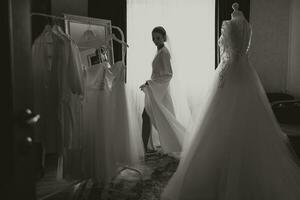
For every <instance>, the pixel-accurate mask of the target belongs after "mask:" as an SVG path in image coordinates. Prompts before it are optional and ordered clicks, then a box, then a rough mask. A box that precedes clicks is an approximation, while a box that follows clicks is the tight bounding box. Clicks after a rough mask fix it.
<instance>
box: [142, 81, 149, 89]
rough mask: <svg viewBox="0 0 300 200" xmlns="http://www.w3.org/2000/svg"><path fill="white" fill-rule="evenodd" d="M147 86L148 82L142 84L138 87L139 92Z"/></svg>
mask: <svg viewBox="0 0 300 200" xmlns="http://www.w3.org/2000/svg"><path fill="white" fill-rule="evenodd" d="M147 85H149V84H148V81H146V83H144V84H143V85H141V86H140V90H143V89H144V87H146V86H147Z"/></svg>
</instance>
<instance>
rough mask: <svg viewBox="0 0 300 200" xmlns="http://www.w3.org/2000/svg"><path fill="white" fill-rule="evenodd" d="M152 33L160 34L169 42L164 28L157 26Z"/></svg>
mask: <svg viewBox="0 0 300 200" xmlns="http://www.w3.org/2000/svg"><path fill="white" fill-rule="evenodd" d="M152 33H159V34H161V35H162V36H163V37H164V41H166V40H167V32H166V30H165V29H164V28H163V27H162V26H157V27H155V28H154V29H153V30H152Z"/></svg>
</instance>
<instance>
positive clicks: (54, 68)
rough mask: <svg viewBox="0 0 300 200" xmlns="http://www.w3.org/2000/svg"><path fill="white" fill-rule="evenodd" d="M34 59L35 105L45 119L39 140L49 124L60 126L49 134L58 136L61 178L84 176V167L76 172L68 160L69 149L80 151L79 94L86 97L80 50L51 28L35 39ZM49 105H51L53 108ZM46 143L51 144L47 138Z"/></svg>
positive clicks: (72, 42) (39, 131) (38, 135)
mask: <svg viewBox="0 0 300 200" xmlns="http://www.w3.org/2000/svg"><path fill="white" fill-rule="evenodd" d="M32 56H33V57H32V62H33V68H34V70H33V71H34V88H35V92H34V96H35V98H34V99H35V103H34V105H35V108H36V110H37V111H36V112H37V113H41V120H42V119H44V121H43V124H42V125H43V126H42V127H41V128H39V130H38V132H37V137H43V136H41V135H42V134H43V132H44V131H47V130H48V129H47V127H48V126H47V125H49V126H50V127H51V125H53V126H54V127H58V128H56V129H55V130H53V128H52V129H51V132H50V133H49V134H51V135H55V134H57V138H56V141H55V143H56V144H57V151H56V152H57V153H58V155H59V157H60V159H59V166H58V174H57V177H58V178H62V177H63V176H69V177H70V178H71V177H80V168H77V169H74V167H72V163H71V162H70V160H68V159H69V158H71V156H68V155H67V154H68V152H67V151H68V149H77V150H78V149H79V148H80V134H81V119H80V118H81V114H80V113H81V105H80V104H81V103H80V96H79V95H82V94H83V82H82V75H83V71H82V67H81V58H80V54H79V50H78V47H77V45H76V44H75V43H74V41H72V40H71V39H70V38H69V37H68V36H66V35H63V34H59V33H57V32H55V31H53V30H50V29H49V28H48V30H46V31H45V32H43V33H42V34H41V35H40V36H39V37H38V38H37V39H36V40H35V42H34V44H33V48H32ZM49 56H51V57H49ZM47 102H50V104H51V106H50V107H49V106H48V104H47ZM47 116H51V118H49V117H47ZM44 140H46V141H47V138H44ZM63 157H64V160H65V162H64V163H63ZM67 157H68V158H67ZM63 165H64V167H63ZM63 168H64V170H63ZM71 169H72V170H73V172H71ZM75 171H76V172H75Z"/></svg>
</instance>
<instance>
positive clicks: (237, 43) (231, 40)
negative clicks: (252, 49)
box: [218, 17, 251, 60]
mask: <svg viewBox="0 0 300 200" xmlns="http://www.w3.org/2000/svg"><path fill="white" fill-rule="evenodd" d="M250 40H251V27H250V25H249V23H248V22H247V20H246V19H245V18H244V17H239V18H233V19H231V20H227V21H224V22H223V24H222V29H221V37H220V38H219V41H218V44H219V47H220V54H221V60H224V59H229V58H235V57H236V56H241V55H246V54H247V52H248V49H249V46H250Z"/></svg>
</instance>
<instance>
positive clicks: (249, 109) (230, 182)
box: [161, 3, 300, 200]
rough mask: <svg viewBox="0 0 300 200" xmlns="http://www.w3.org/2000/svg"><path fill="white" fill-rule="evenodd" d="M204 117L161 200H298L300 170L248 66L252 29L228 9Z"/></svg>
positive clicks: (240, 17) (241, 14)
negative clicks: (229, 14) (218, 60)
mask: <svg viewBox="0 0 300 200" xmlns="http://www.w3.org/2000/svg"><path fill="white" fill-rule="evenodd" d="M233 9H234V11H233V13H232V14H231V20H227V21H224V22H223V24H222V34H221V37H220V38H219V46H220V52H221V62H220V64H219V66H218V68H217V70H216V73H215V79H214V82H213V84H212V85H211V90H210V91H211V93H210V95H209V97H208V98H207V103H206V109H205V112H204V113H203V114H202V115H201V116H199V118H198V121H197V122H198V126H197V128H196V129H195V133H194V134H193V139H192V140H191V141H190V144H189V148H188V149H187V151H186V152H185V153H184V154H185V156H184V157H183V159H182V160H181V161H180V163H179V166H178V169H177V171H176V172H175V173H174V175H173V177H172V178H171V179H170V181H169V183H168V184H167V186H166V188H165V189H164V191H163V193H162V196H161V199H162V200H220V199H222V200H297V199H300V167H299V162H298V158H297V157H296V154H295V153H294V152H293V151H292V149H291V147H290V144H289V142H288V138H287V136H286V135H285V134H284V133H283V132H282V131H281V129H280V127H279V125H278V123H277V121H276V119H275V116H274V114H273V112H272V109H271V106H270V104H269V102H268V99H267V97H266V94H265V91H264V89H263V87H262V85H261V82H260V80H259V77H258V75H257V73H256V71H255V70H254V68H253V67H252V66H251V65H250V64H249V61H248V49H249V45H250V40H251V27H250V25H249V24H248V22H247V21H246V19H245V18H244V16H243V13H242V12H241V11H239V10H238V4H237V3H235V4H233Z"/></svg>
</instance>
